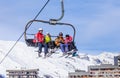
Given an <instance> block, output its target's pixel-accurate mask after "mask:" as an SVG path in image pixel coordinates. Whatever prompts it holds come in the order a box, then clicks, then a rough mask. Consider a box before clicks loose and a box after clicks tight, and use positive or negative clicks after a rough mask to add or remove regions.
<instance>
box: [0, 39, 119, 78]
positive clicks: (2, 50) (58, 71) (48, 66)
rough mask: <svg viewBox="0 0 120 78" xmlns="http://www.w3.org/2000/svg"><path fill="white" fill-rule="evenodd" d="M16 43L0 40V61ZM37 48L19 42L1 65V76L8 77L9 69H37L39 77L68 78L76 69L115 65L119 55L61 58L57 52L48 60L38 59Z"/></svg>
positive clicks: (80, 54) (106, 53)
mask: <svg viewBox="0 0 120 78" xmlns="http://www.w3.org/2000/svg"><path fill="white" fill-rule="evenodd" d="M14 43H15V42H14V41H2V40H0V61H1V59H2V58H3V57H4V56H5V54H6V53H7V52H8V51H9V50H10V48H11V47H12V46H13V44H14ZM35 50H37V48H34V47H27V46H26V44H25V43H23V42H19V43H18V44H17V45H16V46H15V47H14V49H13V50H12V51H11V52H10V54H9V55H8V56H7V57H6V59H5V60H4V61H3V62H2V64H0V74H4V75H6V70H8V69H23V68H24V69H37V68H39V76H40V77H44V78H45V75H49V76H51V78H67V77H68V72H74V71H75V70H76V69H80V70H86V71H87V66H89V65H99V64H101V63H107V64H108V63H109V64H113V58H114V56H115V55H117V54H113V53H110V52H103V53H101V54H100V55H97V56H93V55H88V54H84V53H81V52H79V53H78V54H79V56H80V57H69V58H65V57H60V56H61V55H62V52H60V51H57V52H56V53H54V54H52V55H51V56H50V57H48V58H45V59H44V58H43V57H40V58H37V52H35Z"/></svg>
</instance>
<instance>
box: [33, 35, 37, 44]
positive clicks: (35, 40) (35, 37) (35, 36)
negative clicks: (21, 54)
mask: <svg viewBox="0 0 120 78" xmlns="http://www.w3.org/2000/svg"><path fill="white" fill-rule="evenodd" d="M33 43H37V34H35V35H34V39H33Z"/></svg>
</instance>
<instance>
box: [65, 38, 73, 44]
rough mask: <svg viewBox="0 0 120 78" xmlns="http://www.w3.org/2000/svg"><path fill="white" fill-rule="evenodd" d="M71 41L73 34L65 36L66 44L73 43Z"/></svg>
mask: <svg viewBox="0 0 120 78" xmlns="http://www.w3.org/2000/svg"><path fill="white" fill-rule="evenodd" d="M71 42H72V37H71V36H69V37H66V38H65V43H66V44H68V43H71Z"/></svg>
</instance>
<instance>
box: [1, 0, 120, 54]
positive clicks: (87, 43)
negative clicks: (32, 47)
mask: <svg viewBox="0 0 120 78" xmlns="http://www.w3.org/2000/svg"><path fill="white" fill-rule="evenodd" d="M45 2H46V0H30V1H28V0H1V1H0V35H1V36H0V40H8V41H15V40H17V39H18V38H19V36H20V35H21V34H22V33H23V32H24V27H25V25H26V23H27V22H28V21H30V20H32V19H33V18H34V16H35V15H36V14H37V13H38V11H39V10H40V9H41V7H42V6H43V5H44V3H45ZM59 2H60V0H50V2H49V4H48V5H47V6H46V8H45V9H44V10H43V12H42V13H41V15H40V16H39V17H38V18H37V19H43V20H49V19H50V18H59V17H60V15H61V10H60V8H61V7H60V3H59ZM64 2H65V3H64V5H65V15H64V18H63V19H62V20H61V22H67V23H71V24H73V25H74V26H75V28H76V31H77V33H76V39H75V42H76V45H77V47H78V49H79V51H83V52H85V53H88V54H99V53H100V52H103V51H108V52H120V34H119V33H120V22H119V20H120V0H74V1H73V0H64ZM39 26H43V29H44V33H45V32H47V31H48V32H50V33H51V34H53V35H57V34H58V33H59V32H60V31H62V32H64V33H65V34H66V33H68V34H72V33H73V31H72V29H71V28H70V27H64V26H63V27H62V26H56V27H54V26H49V25H46V24H41V23H39V24H38V23H35V24H33V25H32V26H31V28H30V29H29V32H30V33H35V32H37V27H39ZM21 41H24V37H23V38H22V39H21Z"/></svg>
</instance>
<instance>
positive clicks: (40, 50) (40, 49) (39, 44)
mask: <svg viewBox="0 0 120 78" xmlns="http://www.w3.org/2000/svg"><path fill="white" fill-rule="evenodd" d="M38 47H39V49H38V57H40V56H41V55H40V54H41V52H42V43H40V42H39V43H38Z"/></svg>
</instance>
